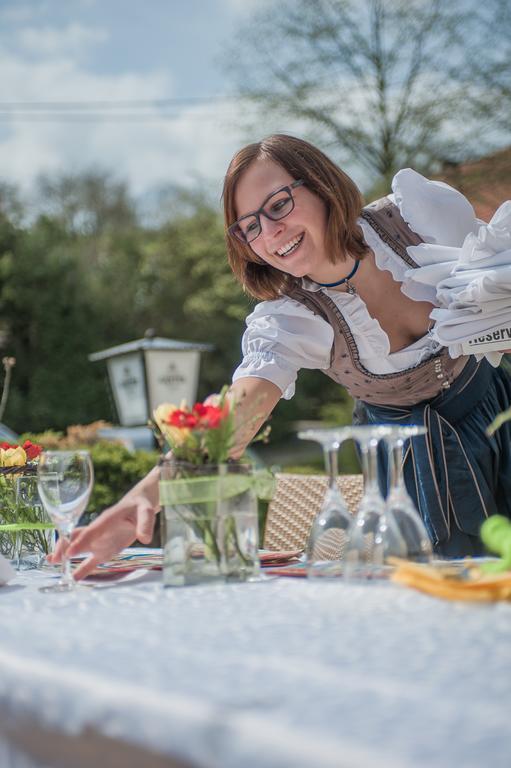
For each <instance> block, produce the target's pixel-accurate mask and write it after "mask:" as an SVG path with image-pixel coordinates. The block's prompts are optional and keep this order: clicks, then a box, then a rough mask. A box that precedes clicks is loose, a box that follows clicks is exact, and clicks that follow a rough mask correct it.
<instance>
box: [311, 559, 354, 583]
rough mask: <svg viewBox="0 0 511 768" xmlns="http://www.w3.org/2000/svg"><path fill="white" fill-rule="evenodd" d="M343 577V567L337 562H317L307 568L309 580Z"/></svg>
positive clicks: (342, 564) (341, 563)
mask: <svg viewBox="0 0 511 768" xmlns="http://www.w3.org/2000/svg"><path fill="white" fill-rule="evenodd" d="M344 575H345V565H344V563H343V562H341V561H339V560H317V561H316V562H314V563H310V564H309V565H308V566H307V576H308V578H309V579H340V578H342V577H343V576H344Z"/></svg>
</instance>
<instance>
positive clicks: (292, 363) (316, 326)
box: [232, 298, 334, 400]
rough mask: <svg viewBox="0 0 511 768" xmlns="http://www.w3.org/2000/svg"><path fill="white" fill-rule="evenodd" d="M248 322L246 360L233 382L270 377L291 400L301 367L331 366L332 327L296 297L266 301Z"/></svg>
mask: <svg viewBox="0 0 511 768" xmlns="http://www.w3.org/2000/svg"><path fill="white" fill-rule="evenodd" d="M246 323H247V329H246V331H245V333H244V335H243V340H242V344H241V348H242V353H243V359H242V361H241V363H240V365H239V366H238V368H236V370H235V371H234V374H233V379H232V380H233V381H237V380H238V379H241V378H244V377H246V376H254V377H256V378H261V379H267V380H268V381H271V382H273V384H276V385H277V387H279V389H280V390H281V391H282V396H283V397H284V399H286V400H289V399H290V398H291V397H292V396H293V395H294V391H295V381H296V377H297V374H298V371H299V370H300V369H301V368H310V369H322V370H325V369H327V368H329V367H330V355H331V349H332V344H333V338H334V332H333V329H332V327H331V326H330V325H329V324H328V323H327V322H326V321H325V320H324V319H323V318H322V317H320V316H319V315H315V314H314V313H313V312H311V311H310V310H309V309H307V307H305V306H304V305H303V304H300V303H299V302H297V301H294V299H289V298H282V299H276V300H274V301H263V302H261V303H260V304H257V306H256V307H255V309H254V311H253V312H252V313H251V314H250V315H249V316H248V317H247V320H246Z"/></svg>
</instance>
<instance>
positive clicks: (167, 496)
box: [160, 459, 259, 587]
mask: <svg viewBox="0 0 511 768" xmlns="http://www.w3.org/2000/svg"><path fill="white" fill-rule="evenodd" d="M160 503H161V506H162V544H163V547H164V561H163V582H164V585H165V586H168V587H182V586H190V585H194V584H209V583H224V582H227V581H247V580H249V579H253V578H255V577H257V576H258V574H259V559H258V520H257V517H258V515H257V499H256V495H255V492H254V482H253V476H252V468H251V466H249V465H246V464H236V463H233V464H220V465H207V464H206V465H194V464H189V463H187V462H180V461H175V460H174V459H169V460H165V461H164V462H163V464H162V465H161V479H160Z"/></svg>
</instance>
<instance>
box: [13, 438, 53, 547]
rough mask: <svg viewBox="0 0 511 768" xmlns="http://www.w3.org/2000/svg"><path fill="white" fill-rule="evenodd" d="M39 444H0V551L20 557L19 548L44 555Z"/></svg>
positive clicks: (45, 541) (46, 525)
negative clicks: (38, 464) (38, 483)
mask: <svg viewBox="0 0 511 768" xmlns="http://www.w3.org/2000/svg"><path fill="white" fill-rule="evenodd" d="M41 451H42V447H41V446H40V445H37V444H36V443H33V442H32V441H31V440H25V442H24V443H23V445H18V444H13V443H6V442H2V443H0V552H1V553H2V554H4V555H7V556H8V557H14V556H15V555H17V556H18V558H19V556H20V553H21V551H22V550H24V551H28V552H31V553H41V554H46V553H47V552H48V550H49V546H50V540H49V537H48V535H47V530H48V529H51V528H53V527H54V526H53V525H52V524H51V523H50V521H49V519H48V518H47V516H46V514H45V512H44V509H43V507H42V505H41V502H40V500H39V497H38V494H37V487H36V478H35V477H34V475H35V474H36V472H37V460H38V458H39V455H40V453H41Z"/></svg>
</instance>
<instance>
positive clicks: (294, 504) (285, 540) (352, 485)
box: [264, 474, 363, 550]
mask: <svg viewBox="0 0 511 768" xmlns="http://www.w3.org/2000/svg"><path fill="white" fill-rule="evenodd" d="M276 477H277V486H276V489H275V493H274V496H273V499H272V501H271V502H270V505H269V507H268V514H267V517H266V527H265V532H264V547H265V549H270V550H272V549H273V550H288V549H304V547H305V544H306V542H307V538H308V536H309V531H310V528H311V525H312V521H313V520H314V518H315V516H316V515H317V513H318V512H319V510H320V508H321V503H322V501H323V498H324V496H325V491H326V489H327V484H328V478H327V477H326V476H325V475H290V474H277V476H276ZM337 482H338V485H339V488H340V490H341V493H342V495H343V496H344V499H345V500H346V503H347V505H348V509H349V511H350V512H351V514H355V512H356V509H357V505H358V503H359V501H360V499H361V497H362V488H363V483H362V475H340V476H339V478H338V481H337Z"/></svg>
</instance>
